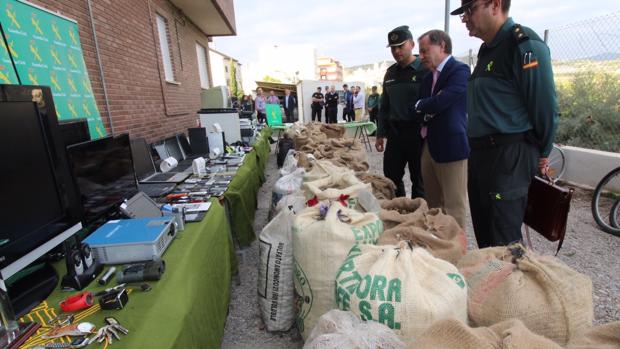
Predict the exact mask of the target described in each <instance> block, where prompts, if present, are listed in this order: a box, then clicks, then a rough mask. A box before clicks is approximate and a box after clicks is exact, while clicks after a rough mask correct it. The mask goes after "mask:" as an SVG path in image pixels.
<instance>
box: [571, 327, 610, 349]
mask: <svg viewBox="0 0 620 349" xmlns="http://www.w3.org/2000/svg"><path fill="white" fill-rule="evenodd" d="M618 348H620V321H614V322H610V323H607V324H605V325H600V326H595V327H591V328H590V329H588V330H587V331H586V332H585V333H583V334H582V335H580V336H576V337H575V338H574V339H572V340H571V341H570V342H569V343H568V345H567V346H566V349H618Z"/></svg>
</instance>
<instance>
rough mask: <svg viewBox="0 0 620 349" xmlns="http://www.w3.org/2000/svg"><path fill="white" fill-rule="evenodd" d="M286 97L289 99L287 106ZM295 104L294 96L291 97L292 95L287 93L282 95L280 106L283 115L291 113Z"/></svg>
mask: <svg viewBox="0 0 620 349" xmlns="http://www.w3.org/2000/svg"><path fill="white" fill-rule="evenodd" d="M286 98H288V99H289V101H288V108H287V107H286ZM296 106H297V101H296V100H295V97H293V95H288V97H287V96H284V99H283V100H282V107H283V108H284V115H287V116H288V115H293V110H294V109H295V107H296Z"/></svg>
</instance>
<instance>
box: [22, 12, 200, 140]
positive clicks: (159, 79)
mask: <svg viewBox="0 0 620 349" xmlns="http://www.w3.org/2000/svg"><path fill="white" fill-rule="evenodd" d="M31 1H32V2H33V3H36V4H38V5H40V6H43V7H45V8H47V9H49V10H51V11H53V12H60V13H61V14H62V15H64V16H66V17H69V18H71V19H74V20H76V21H77V22H78V26H79V31H80V41H81V43H82V50H83V52H84V59H85V61H86V66H87V68H88V74H89V76H90V80H91V83H92V85H93V90H94V93H95V98H96V99H97V105H98V107H99V112H100V114H101V118H102V120H103V122H104V124H105V125H106V128H107V130H108V132H110V123H109V120H108V113H107V110H106V105H105V102H104V94H103V85H102V80H101V74H100V71H99V65H98V62H97V56H96V50H95V43H94V38H93V32H92V29H91V28H92V27H91V19H90V17H89V13H88V6H87V1H86V0H63V1H55V0H31ZM91 3H92V11H93V18H94V23H95V27H96V31H97V41H98V44H99V55H100V57H101V64H102V67H103V73H104V77H105V82H106V88H107V92H108V103H109V105H110V113H111V115H112V123H113V126H114V133H115V134H119V133H123V132H128V133H129V134H130V135H131V136H132V137H144V138H146V139H147V141H148V142H153V141H156V140H160V139H162V138H165V137H167V136H170V135H173V134H175V133H179V132H185V131H186V129H187V128H188V127H194V126H195V125H196V118H197V114H196V111H198V109H200V92H201V88H200V78H199V74H198V66H197V57H196V43H200V44H201V45H203V46H204V47H205V48H207V49H208V38H207V36H206V35H205V34H204V33H203V32H202V31H200V30H199V29H198V28H197V27H196V26H195V25H194V24H193V23H192V22H191V21H190V20H189V19H187V18H186V17H185V16H183V15H181V14H179V11H178V9H177V8H176V7H175V6H173V5H172V4H171V3H170V2H169V1H166V0H150V1H137V0H129V1H123V0H93V1H92V2H91ZM149 7H150V8H149ZM149 13H150V14H149ZM156 14H158V15H160V16H162V17H163V18H165V19H166V21H167V26H168V31H169V32H168V39H169V48H170V52H171V56H172V61H173V71H174V77H175V81H176V82H177V83H178V84H172V83H169V82H166V81H165V80H164V70H163V69H164V68H163V63H162V60H161V57H160V50H159V41H158V36H157V24H156V22H155V16H156Z"/></svg>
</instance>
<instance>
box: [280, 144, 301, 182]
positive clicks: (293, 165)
mask: <svg viewBox="0 0 620 349" xmlns="http://www.w3.org/2000/svg"><path fill="white" fill-rule="evenodd" d="M295 154H296V152H295V149H289V151H288V153H286V157H285V158H284V164H282V168H281V169H280V175H281V176H286V175H287V174H291V173H292V172H294V171H295V170H296V169H297V158H296V157H295Z"/></svg>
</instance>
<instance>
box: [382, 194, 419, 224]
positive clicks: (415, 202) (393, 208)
mask: <svg viewBox="0 0 620 349" xmlns="http://www.w3.org/2000/svg"><path fill="white" fill-rule="evenodd" d="M381 208H382V210H381V212H380V213H379V217H380V218H381V220H382V221H383V226H384V227H385V229H386V230H387V229H390V228H394V227H395V226H397V225H399V224H401V223H403V222H405V221H410V220H419V219H422V217H423V214H424V213H425V212H426V211H428V205H427V204H426V200H424V199H422V198H417V199H410V198H405V197H401V198H394V199H392V200H387V201H383V202H381Z"/></svg>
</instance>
